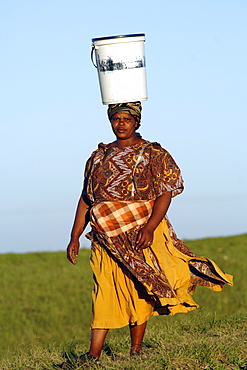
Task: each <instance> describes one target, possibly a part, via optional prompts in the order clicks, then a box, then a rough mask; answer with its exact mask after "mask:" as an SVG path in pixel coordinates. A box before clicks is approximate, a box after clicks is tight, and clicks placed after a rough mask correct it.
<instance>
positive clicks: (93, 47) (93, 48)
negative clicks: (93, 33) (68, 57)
mask: <svg viewBox="0 0 247 370" xmlns="http://www.w3.org/2000/svg"><path fill="white" fill-rule="evenodd" d="M95 49H96V48H95V46H94V45H93V46H92V50H91V61H92V63H93V65H94V67H95V68H97V65H96V64H95V63H94V60H93V52H94V50H95Z"/></svg>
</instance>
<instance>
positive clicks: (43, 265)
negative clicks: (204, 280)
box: [0, 235, 247, 370]
mask: <svg viewBox="0 0 247 370" xmlns="http://www.w3.org/2000/svg"><path fill="white" fill-rule="evenodd" d="M187 244H188V245H189V247H190V248H191V250H192V251H193V252H195V253H196V254H198V255H204V256H207V257H208V258H211V259H213V260H215V261H216V262H217V264H218V265H219V266H220V267H221V268H222V270H223V271H226V272H228V273H230V274H233V275H234V287H229V286H226V287H225V288H224V290H223V291H222V292H220V293H218V292H217V293H216V292H212V291H210V290H209V289H205V288H201V287H199V288H198V290H197V292H196V293H195V295H194V298H195V301H196V302H197V303H199V304H200V308H199V309H198V310H196V311H193V312H191V313H189V314H186V315H184V314H179V315H175V316H173V317H159V318H157V317H156V318H151V319H150V321H149V325H148V329H147V333H146V336H145V341H144V343H145V347H144V356H143V358H142V359H141V360H140V359H135V360H131V361H130V360H129V359H128V351H129V338H128V330H127V328H123V329H118V330H112V331H110V333H109V334H108V337H107V344H108V345H109V346H110V347H111V348H112V350H113V351H114V353H116V356H117V357H116V359H115V361H112V359H111V356H108V355H107V351H105V353H103V355H102V360H101V363H102V366H104V368H106V369H126V370H127V369H135V370H138V369H151V368H152V369H168V370H173V369H178V370H182V369H195V370H196V369H212V370H217V369H247V351H246V348H247V340H246V339H247V335H246V332H247V326H246V298H247V279H246V276H245V275H246V274H245V262H246V247H247V235H240V236H234V237H227V238H212V239H210V238H209V239H203V240H195V241H188V242H187ZM89 258H90V251H89V250H83V249H82V250H81V251H80V259H79V262H78V264H77V265H76V266H73V265H71V264H69V263H68V262H67V261H66V259H65V253H61V252H59V253H28V254H22V255H18V254H5V255H0V270H1V295H0V304H1V316H0V332H1V335H0V348H1V359H0V369H1V370H9V369H13V370H15V369H16V370H27V369H33V370H34V369H36V370H39V369H40V370H41V369H43V370H44V369H52V368H53V367H52V364H53V363H60V362H61V361H63V354H64V353H67V355H71V354H73V353H76V354H81V353H84V352H85V351H86V350H87V349H88V343H89V335H90V331H89V324H90V318H91V288H92V276H91V271H90V268H89ZM90 368H93V367H92V366H90Z"/></svg>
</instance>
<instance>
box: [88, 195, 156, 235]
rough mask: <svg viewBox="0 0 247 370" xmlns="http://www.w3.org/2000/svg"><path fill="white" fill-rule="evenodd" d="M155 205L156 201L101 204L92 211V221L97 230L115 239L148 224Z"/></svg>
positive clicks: (108, 202)
mask: <svg viewBox="0 0 247 370" xmlns="http://www.w3.org/2000/svg"><path fill="white" fill-rule="evenodd" d="M153 205H154V200H148V201H146V200H140V201H126V202H124V201H117V202H114V201H107V202H100V203H98V204H96V205H95V206H93V207H92V209H91V221H92V223H93V224H94V226H95V227H96V229H97V230H99V231H103V232H104V233H105V234H106V235H107V236H108V237H114V236H117V235H119V234H121V233H124V232H126V231H129V230H130V229H132V228H134V227H136V226H140V225H143V224H144V223H145V222H147V221H148V219H149V217H150V216H151V213H152V209H153Z"/></svg>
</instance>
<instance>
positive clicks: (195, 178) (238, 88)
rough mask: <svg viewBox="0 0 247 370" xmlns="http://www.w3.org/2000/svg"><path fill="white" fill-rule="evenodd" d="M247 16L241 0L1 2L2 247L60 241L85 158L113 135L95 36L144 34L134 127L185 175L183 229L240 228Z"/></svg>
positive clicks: (174, 213) (245, 207)
mask: <svg viewBox="0 0 247 370" xmlns="http://www.w3.org/2000/svg"><path fill="white" fill-rule="evenodd" d="M246 19H247V1H245V0H238V1H232V0H231V1H229V0H217V1H215V0H207V1H206V0H179V1H178V0H173V1H171V0H169V1H168V0H158V1H156V0H153V1H145V0H143V1H140V0H135V1H130V0H126V1H124V2H122V1H115V2H113V1H108V0H105V1H99V0H93V1H91V0H90V1H87V0H70V1H65V0H42V1H38V0H19V1H18V0H16V1H14V0H8V1H2V2H1V11H0V23H1V32H0V55H1V57H0V71H1V76H0V87H1V88H0V94H1V99H0V121H1V122H0V125H1V128H0V130H1V133H0V135H1V136H0V139H1V145H0V151H1V209H0V233H1V244H0V251H1V253H7V252H16V253H24V252H31V251H58V250H64V249H65V248H66V245H67V243H68V241H69V234H70V229H71V226H72V221H73V218H74V212H75V208H76V203H77V200H78V197H79V194H80V192H81V185H82V178H83V171H84V165H85V161H86V159H87V158H88V157H89V155H90V154H91V152H92V151H93V150H94V149H95V148H96V147H97V143H98V142H100V141H103V142H105V143H106V142H110V141H112V140H114V137H113V135H112V133H111V129H110V125H109V122H108V120H107V117H106V106H103V105H102V103H101V97H100V92H99V85H98V78H97V72H96V69H95V68H94V67H93V65H92V64H91V61H90V51H91V38H93V37H101V36H109V35H121V34H130V33H145V34H146V43H145V47H146V60H147V78H148V95H149V99H148V101H147V102H144V103H143V120H142V126H141V130H140V131H141V133H142V135H143V137H144V138H145V139H148V140H151V141H158V142H160V143H161V144H162V146H163V147H165V148H166V149H167V150H168V151H169V152H170V153H171V154H172V155H173V157H174V158H175V160H176V162H177V163H178V164H179V166H180V167H181V169H182V173H183V177H184V180H185V191H184V193H183V194H182V195H180V196H178V197H177V198H175V199H174V201H173V203H172V205H171V208H170V210H169V217H170V219H171V222H172V224H173V226H174V228H175V230H176V232H177V234H178V236H179V237H180V238H185V239H195V238H203V237H213V236H227V235H236V234H241V233H246V232H247V195H246V184H247V170H246V159H247V145H246V138H247V129H246V121H247V104H246V90H247V73H246V68H247V48H246V42H247V21H246ZM82 246H88V243H87V241H86V239H85V238H82Z"/></svg>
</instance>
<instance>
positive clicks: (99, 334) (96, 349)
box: [89, 329, 108, 358]
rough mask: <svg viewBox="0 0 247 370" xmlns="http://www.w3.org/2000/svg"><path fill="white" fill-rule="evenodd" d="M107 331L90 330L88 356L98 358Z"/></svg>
mask: <svg viewBox="0 0 247 370" xmlns="http://www.w3.org/2000/svg"><path fill="white" fill-rule="evenodd" d="M107 333H108V329H92V330H91V345H90V350H89V354H90V355H92V356H94V357H97V358H99V357H100V354H101V351H102V348H103V344H104V341H105V337H106V334H107Z"/></svg>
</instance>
